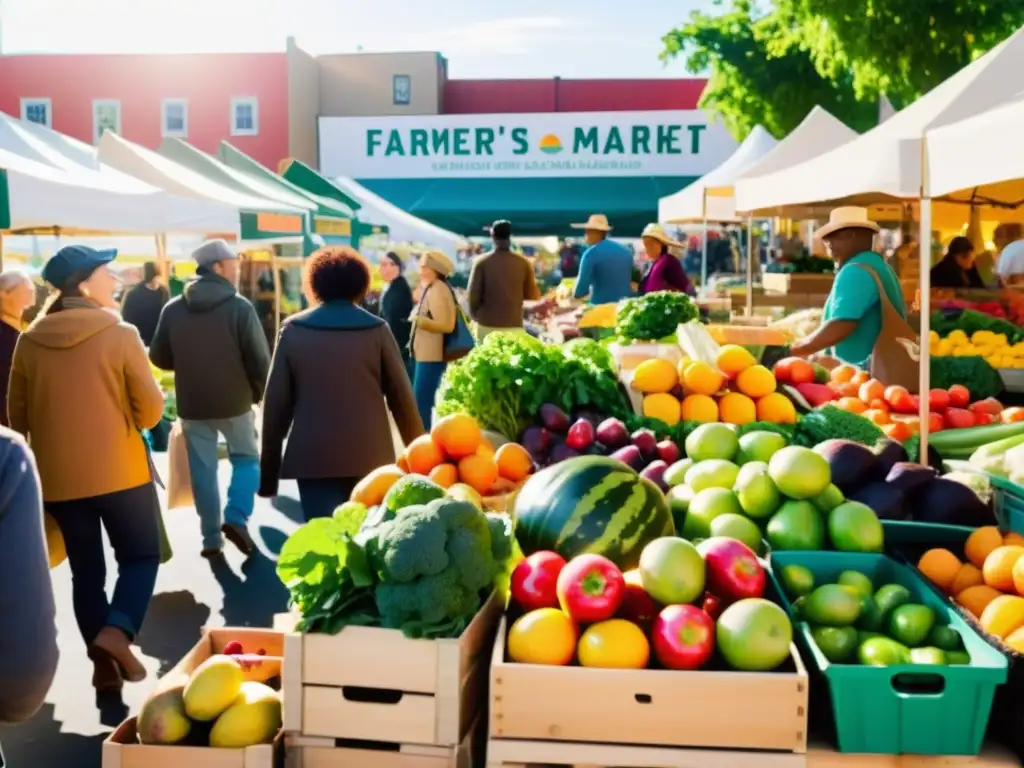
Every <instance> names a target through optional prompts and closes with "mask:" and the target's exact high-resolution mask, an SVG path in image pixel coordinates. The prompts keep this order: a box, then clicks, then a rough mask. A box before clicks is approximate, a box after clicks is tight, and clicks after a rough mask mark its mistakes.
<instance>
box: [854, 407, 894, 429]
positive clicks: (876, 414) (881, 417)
mask: <svg viewBox="0 0 1024 768" xmlns="http://www.w3.org/2000/svg"><path fill="white" fill-rule="evenodd" d="M861 416H863V417H864V418H865V419H867V420H868V421H870V422H871V423H872V424H877V425H878V426H880V427H884V426H885V425H886V424H888V423H889V422H890V421H891V419H890V418H889V412H888V411H876V410H874V409H868V410H866V411H864V413H862V414H861Z"/></svg>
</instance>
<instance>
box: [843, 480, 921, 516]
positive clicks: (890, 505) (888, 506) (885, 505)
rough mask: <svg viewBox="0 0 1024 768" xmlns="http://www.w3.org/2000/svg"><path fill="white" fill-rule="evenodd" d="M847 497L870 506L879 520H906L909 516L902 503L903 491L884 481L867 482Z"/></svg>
mask: <svg viewBox="0 0 1024 768" xmlns="http://www.w3.org/2000/svg"><path fill="white" fill-rule="evenodd" d="M849 499H850V500H851V501H859V502H860V503H861V504H866V505H867V506H869V507H871V509H873V510H874V512H875V514H876V515H878V519H879V520H907V519H908V518H909V517H910V515H909V513H908V511H907V508H906V505H905V504H904V503H903V492H902V491H901V490H900V489H899V488H897V487H895V486H893V485H889V484H888V483H886V482H877V483H869V484H868V485H865V486H864V487H863V488H861V489H860V490H858V491H856V492H855V493H853V495H851V496H850V497H849Z"/></svg>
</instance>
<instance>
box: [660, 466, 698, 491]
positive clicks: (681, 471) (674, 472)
mask: <svg viewBox="0 0 1024 768" xmlns="http://www.w3.org/2000/svg"><path fill="white" fill-rule="evenodd" d="M692 466H693V459H680V460H679V461H677V462H676V463H675V464H671V465H669V468H668V469H666V470H665V474H664V475H662V479H663V480H664V481H665V484H666V485H668V487H669V488H675V487H676V486H677V485H682V484H683V483H685V482H686V473H687V471H688V470H689V469H690V467H692Z"/></svg>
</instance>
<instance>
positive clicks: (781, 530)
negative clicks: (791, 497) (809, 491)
mask: <svg viewBox="0 0 1024 768" xmlns="http://www.w3.org/2000/svg"><path fill="white" fill-rule="evenodd" d="M765 533H766V538H767V539H768V543H769V544H770V545H771V548H772V549H777V550H818V549H824V547H825V524H824V523H823V522H822V520H821V515H820V514H819V513H818V510H816V509H815V508H814V505H813V504H811V503H810V502H809V501H787V502H786V503H785V504H783V505H782V506H781V507H780V508H779V511H778V512H776V513H775V514H774V515H772V518H771V520H769V521H768V526H767V528H766V529H765Z"/></svg>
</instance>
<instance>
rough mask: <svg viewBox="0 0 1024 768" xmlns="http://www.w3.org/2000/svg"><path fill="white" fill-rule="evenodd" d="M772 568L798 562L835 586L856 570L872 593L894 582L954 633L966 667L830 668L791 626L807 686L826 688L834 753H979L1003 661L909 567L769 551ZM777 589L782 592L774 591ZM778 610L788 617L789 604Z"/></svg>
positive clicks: (857, 557) (805, 634) (886, 560)
mask: <svg viewBox="0 0 1024 768" xmlns="http://www.w3.org/2000/svg"><path fill="white" fill-rule="evenodd" d="M770 565H771V570H772V578H773V579H775V578H776V577H775V574H774V571H775V569H780V568H782V567H784V566H787V565H802V566H805V567H806V568H809V569H810V571H811V572H812V573H813V574H814V578H815V583H816V584H818V585H821V584H828V583H834V582H835V580H836V579H837V578H838V577H839V574H840V573H841V572H842V571H846V570H854V571H860V572H862V573H864V574H866V575H867V576H869V577H870V578H871V580H872V582H873V583H874V584H875V586H876V588H877V587H879V586H881V585H883V584H890V583H895V584H901V585H903V586H904V587H906V588H907V589H908V590H910V593H911V594H912V595H913V596H914V599H915V600H916V601H918V602H920V603H921V604H923V605H927V606H928V607H930V608H932V609H933V610H934V611H935V612H936V614H937V615H938V617H939V621H941V622H943V623H945V624H948V625H949V626H951V627H953V628H954V629H956V630H957V632H959V633H960V636H961V637H962V638H963V642H964V647H965V649H966V650H967V652H968V653H969V654H970V656H971V664H970V665H969V666H948V667H947V666H938V665H915V664H901V665H898V666H892V667H867V666H862V665H860V664H833V663H832V662H830V661H829V660H828V659H827V658H825V656H824V654H822V653H821V651H820V650H819V649H818V646H817V644H816V643H815V642H814V640H813V638H812V637H811V629H810V627H809V626H808V624H807V623H806V622H804V621H799V622H795V626H796V632H795V635H796V640H797V643H798V644H799V645H800V648H801V650H802V652H803V653H804V658H805V660H809V661H810V663H809V664H808V667H809V668H810V669H812V670H814V677H813V680H812V684H811V690H812V693H814V692H815V688H821V687H822V681H824V684H825V686H827V689H828V693H829V695H830V698H831V702H832V713H833V716H834V719H835V728H836V741H837V745H838V747H839V751H840V752H854V753H870V754H884V755H896V754H904V753H906V754H919V755H976V754H978V753H979V752H980V751H981V747H982V742H983V741H984V738H985V729H986V726H987V725H988V720H989V714H990V712H991V709H992V700H993V697H994V696H995V692H996V687H997V686H998V685H999V684H1000V683H1003V682H1005V681H1006V678H1007V662H1006V657H1005V656H1004V655H1003V654H1001V653H1000V652H999V651H997V650H996V649H995V648H993V647H992V646H991V645H989V644H988V643H987V642H985V640H983V639H982V638H981V637H979V636H978V634H977V633H976V632H974V631H973V630H972V629H971V628H970V626H969V625H968V624H967V623H966V622H965V621H964V620H963V619H962V618H961V617H960V616H959V615H958V614H957V612H956V611H955V610H953V608H952V606H951V605H950V604H949V603H948V601H947V600H944V599H943V598H942V597H941V596H940V595H939V594H938V593H937V592H936V591H935V590H933V589H932V588H931V587H930V586H929V585H928V584H927V583H925V582H924V580H923V577H921V576H920V575H918V574H917V573H916V571H915V570H914V569H913V568H910V567H908V566H906V565H903V564H901V563H898V562H897V561H895V560H893V559H892V558H890V557H887V556H885V555H875V554H857V553H847V552H775V553H773V554H772V556H771V561H770ZM780 591H781V590H780ZM783 607H784V608H786V610H787V611H789V612H790V615H791V616H792V615H793V614H792V606H791V605H790V603H789V601H788V599H786V600H784V602H783Z"/></svg>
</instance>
